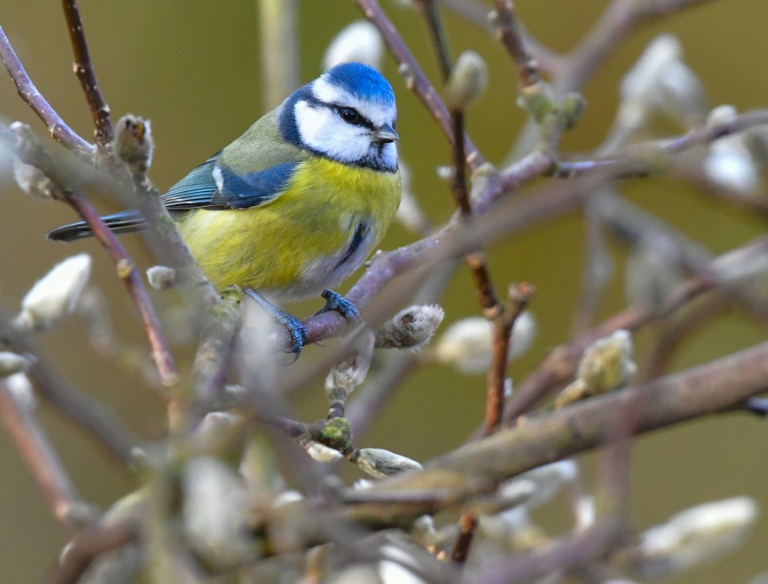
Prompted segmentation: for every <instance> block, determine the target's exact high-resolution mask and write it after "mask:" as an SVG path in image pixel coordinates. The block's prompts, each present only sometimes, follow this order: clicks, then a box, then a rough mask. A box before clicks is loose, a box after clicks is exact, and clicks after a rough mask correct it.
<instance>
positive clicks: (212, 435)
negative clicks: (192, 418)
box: [195, 412, 240, 449]
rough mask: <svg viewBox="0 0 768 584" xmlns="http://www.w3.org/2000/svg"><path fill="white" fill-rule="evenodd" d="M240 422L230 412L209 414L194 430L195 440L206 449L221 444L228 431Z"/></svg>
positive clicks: (238, 418)
mask: <svg viewBox="0 0 768 584" xmlns="http://www.w3.org/2000/svg"><path fill="white" fill-rule="evenodd" d="M239 421H240V416H238V415H236V414H233V413H230V412H209V413H208V414H206V415H205V417H204V418H203V421H202V422H200V425H199V426H198V427H197V429H196V430H195V439H196V440H197V441H198V442H199V443H200V444H202V445H204V446H205V447H207V448H208V449H211V448H215V447H216V446H218V445H220V444H222V441H223V440H226V438H227V437H228V436H229V433H230V431H231V430H232V429H233V428H235V426H236V425H237V423H238V422H239Z"/></svg>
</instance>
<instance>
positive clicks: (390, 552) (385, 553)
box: [379, 545, 426, 584]
mask: <svg viewBox="0 0 768 584" xmlns="http://www.w3.org/2000/svg"><path fill="white" fill-rule="evenodd" d="M379 553H380V554H381V556H382V557H383V558H386V559H384V560H382V561H381V562H379V578H381V583H382V584H424V583H425V582H426V581H425V580H424V579H422V578H420V577H418V576H416V574H415V573H414V572H418V571H419V563H418V562H417V561H416V559H415V558H413V557H412V556H409V555H408V554H407V553H406V552H405V551H404V550H403V549H401V548H399V547H397V546H394V545H384V546H382V548H381V549H380V550H379Z"/></svg>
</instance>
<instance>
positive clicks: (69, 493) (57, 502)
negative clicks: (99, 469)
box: [0, 380, 84, 532]
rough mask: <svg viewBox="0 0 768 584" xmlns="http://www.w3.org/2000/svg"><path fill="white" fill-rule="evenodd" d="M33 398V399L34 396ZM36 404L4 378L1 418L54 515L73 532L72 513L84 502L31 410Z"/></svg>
mask: <svg viewBox="0 0 768 584" xmlns="http://www.w3.org/2000/svg"><path fill="white" fill-rule="evenodd" d="M29 397H30V399H31V398H32V396H31V395H30V396H29ZM32 407H33V406H32V405H31V404H28V405H24V404H22V403H20V401H19V398H17V397H16V396H15V395H14V392H13V391H12V390H11V388H10V387H8V385H7V384H6V383H5V381H4V380H0V421H2V423H3V426H5V429H6V430H7V431H8V433H9V434H10V435H11V438H12V439H13V441H14V442H15V444H16V448H17V449H18V451H19V453H20V454H21V456H22V458H23V459H24V462H26V463H27V466H28V467H29V470H30V471H31V473H32V476H33V477H34V478H35V480H36V481H37V484H38V486H39V487H40V490H41V491H42V492H43V495H44V496H45V498H46V500H47V501H48V505H49V507H50V508H51V512H52V514H53V516H54V517H55V518H56V520H57V521H58V522H59V523H60V524H61V526H62V527H63V528H64V529H65V531H68V532H69V531H71V529H72V527H71V525H70V519H72V512H73V511H76V509H77V508H78V507H79V508H81V509H83V508H84V503H83V502H82V500H81V499H80V496H79V495H78V494H77V491H76V490H75V486H74V485H73V484H72V481H70V479H69V476H67V472H66V471H65V470H64V467H63V466H62V464H61V462H60V461H59V459H58V457H57V456H56V453H55V451H54V450H53V448H52V447H51V444H50V442H49V441H48V438H47V437H46V436H45V434H44V433H43V431H42V430H41V429H40V426H39V425H38V423H37V420H36V419H35V416H34V414H33V413H32V411H31V408H32Z"/></svg>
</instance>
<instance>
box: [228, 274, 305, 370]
mask: <svg viewBox="0 0 768 584" xmlns="http://www.w3.org/2000/svg"><path fill="white" fill-rule="evenodd" d="M243 291H244V292H245V293H246V294H247V295H248V296H250V297H251V298H252V299H253V300H255V301H256V303H257V304H259V306H261V307H262V308H263V309H264V310H266V312H267V314H269V316H270V317H272V320H273V321H274V322H275V323H277V324H279V325H282V326H284V327H285V328H286V330H287V331H288V336H290V337H291V346H290V348H289V349H286V350H285V352H286V353H293V354H294V355H296V356H295V357H294V359H293V360H292V361H291V362H290V363H288V365H290V364H292V363H295V362H296V360H297V359H298V358H299V356H300V355H301V350H302V349H303V348H304V344H305V343H306V342H307V336H309V331H307V327H305V326H304V325H303V324H301V321H300V320H299V319H298V318H296V317H295V316H293V315H291V314H288V313H287V312H285V311H283V310H280V309H279V308H277V307H276V306H274V305H273V304H271V303H270V302H268V301H267V299H266V298H264V297H263V296H262V295H261V294H259V293H258V292H256V290H254V289H253V288H244V289H243Z"/></svg>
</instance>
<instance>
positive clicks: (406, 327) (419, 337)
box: [376, 304, 445, 349]
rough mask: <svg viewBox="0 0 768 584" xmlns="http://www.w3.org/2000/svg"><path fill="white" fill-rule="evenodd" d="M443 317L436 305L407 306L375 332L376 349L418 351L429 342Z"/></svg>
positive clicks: (440, 309)
mask: <svg viewBox="0 0 768 584" xmlns="http://www.w3.org/2000/svg"><path fill="white" fill-rule="evenodd" d="M444 316H445V311H444V310H443V309H442V308H441V307H440V306H439V305H437V304H430V305H414V306H409V307H408V308H406V309H404V310H401V311H400V312H398V313H397V314H396V315H395V316H394V317H393V318H392V319H391V320H389V321H387V322H386V323H385V324H384V326H383V327H382V328H381V329H380V330H378V331H376V348H378V349H418V348H419V347H421V346H423V345H425V344H426V343H428V342H429V340H430V339H431V338H432V335H433V334H434V333H435V330H437V327H439V326H440V323H441V322H443V317H444Z"/></svg>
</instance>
